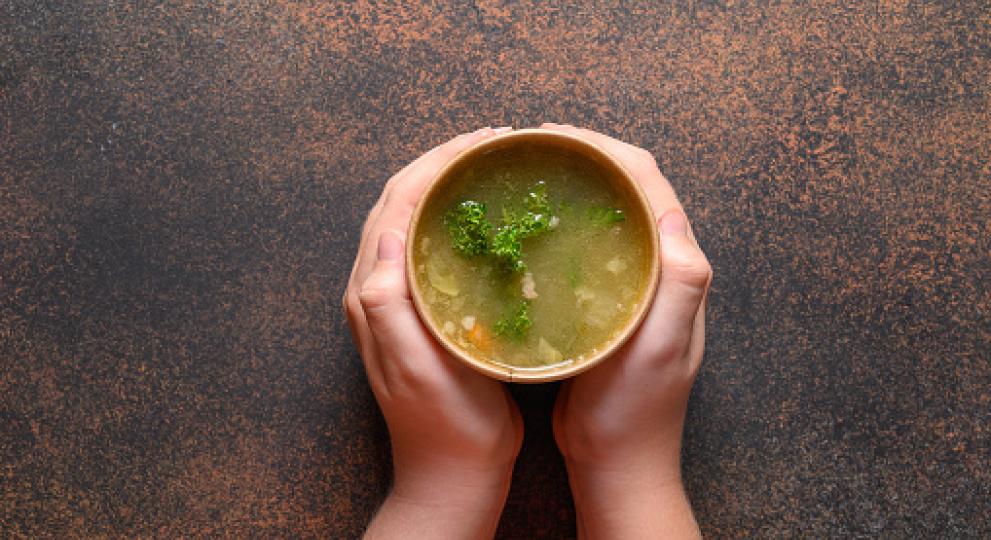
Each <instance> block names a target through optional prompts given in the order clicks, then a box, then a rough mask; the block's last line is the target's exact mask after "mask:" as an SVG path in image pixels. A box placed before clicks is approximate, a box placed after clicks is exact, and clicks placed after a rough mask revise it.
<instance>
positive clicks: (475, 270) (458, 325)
mask: <svg viewBox="0 0 991 540" xmlns="http://www.w3.org/2000/svg"><path fill="white" fill-rule="evenodd" d="M606 174H609V173H608V172H607V170H606V169H604V168H603V167H602V166H600V165H599V164H597V163H596V162H595V161H593V160H591V159H590V158H587V157H585V156H582V155H580V154H578V153H576V152H572V151H569V150H565V149H561V148H556V147H550V146H548V147H542V146H528V147H526V148H525V149H521V148H512V149H505V148H504V149H498V150H494V151H492V152H490V153H488V154H486V155H484V156H482V157H481V158H480V159H476V160H473V161H471V162H470V163H466V164H465V165H464V166H462V167H461V168H460V169H458V170H455V171H452V174H451V175H450V176H449V182H448V183H447V184H446V185H445V186H443V189H441V190H438V192H437V196H436V197H434V198H433V200H432V201H431V202H430V204H429V206H427V207H426V208H425V209H424V212H423V213H422V218H421V220H420V223H419V225H418V227H417V229H416V232H415V235H416V236H415V238H413V239H412V241H413V242H414V250H415V252H414V253H415V254H414V258H413V268H414V271H415V275H414V276H413V279H415V280H416V281H417V283H418V284H419V285H420V289H421V291H422V295H423V301H424V303H425V304H426V310H425V311H426V312H427V313H426V314H427V316H429V317H430V318H431V319H432V320H433V322H434V323H435V325H436V327H437V328H439V329H441V331H442V332H443V333H445V334H446V335H447V336H448V337H450V339H451V340H452V341H453V342H454V343H456V344H457V345H458V346H460V347H461V348H463V349H464V350H465V351H466V352H467V353H468V354H470V355H471V356H473V357H475V358H479V359H482V360H484V361H487V362H491V363H495V364H501V365H505V366H511V367H513V368H524V369H525V368H536V367H543V366H550V365H554V364H561V363H569V362H581V361H582V360H584V359H585V358H586V357H589V356H591V355H593V354H595V353H596V352H597V351H599V350H600V349H602V348H603V347H605V346H606V345H607V344H608V343H609V342H610V341H611V340H612V339H613V338H614V337H615V336H616V335H617V334H618V333H619V332H621V331H622V330H623V329H624V327H625V326H626V325H627V323H628V322H629V321H630V319H631V318H632V317H633V316H635V313H636V311H637V309H638V307H639V304H640V303H642V302H645V301H646V299H645V298H643V291H644V289H645V287H646V285H647V284H646V280H647V279H648V277H649V271H650V261H649V260H645V259H646V258H647V257H648V253H650V251H649V244H647V242H649V241H650V238H651V236H650V233H649V231H648V229H647V227H651V226H653V224H652V223H646V222H644V220H643V219H642V218H641V217H639V214H636V213H633V212H630V211H628V209H629V208H631V207H632V204H633V202H632V201H629V200H627V199H626V198H624V197H623V196H621V195H620V194H618V193H617V192H615V191H614V190H613V189H612V187H611V186H610V185H609V184H608V182H607V180H606V177H605V175H606Z"/></svg>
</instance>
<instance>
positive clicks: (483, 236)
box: [447, 201, 492, 256]
mask: <svg viewBox="0 0 991 540" xmlns="http://www.w3.org/2000/svg"><path fill="white" fill-rule="evenodd" d="M447 230H448V231H450V233H451V242H452V243H453V244H454V249H455V250H456V251H457V252H458V253H461V254H463V255H469V256H475V255H484V254H486V253H488V251H489V237H490V236H491V235H492V224H491V223H489V221H488V220H487V219H485V205H484V204H482V203H480V202H477V201H463V202H462V203H461V204H459V205H458V206H457V207H456V208H454V209H453V210H451V211H450V212H448V213H447Z"/></svg>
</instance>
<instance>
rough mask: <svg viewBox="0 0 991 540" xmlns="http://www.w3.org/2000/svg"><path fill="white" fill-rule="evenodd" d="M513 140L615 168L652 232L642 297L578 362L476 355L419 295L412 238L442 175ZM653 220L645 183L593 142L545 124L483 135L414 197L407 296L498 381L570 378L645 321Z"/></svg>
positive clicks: (652, 281)
mask: <svg viewBox="0 0 991 540" xmlns="http://www.w3.org/2000/svg"><path fill="white" fill-rule="evenodd" d="M514 139H519V140H520V141H519V142H522V141H527V140H530V141H534V142H544V143H549V144H551V145H556V146H559V147H564V148H567V149H571V150H576V149H577V150H579V152H580V153H581V154H583V155H585V156H587V157H590V158H592V159H593V160H595V161H597V162H600V164H605V165H608V166H609V167H611V168H612V169H614V170H615V171H616V172H617V173H619V174H615V175H609V177H610V181H611V184H612V185H613V186H614V187H616V188H618V189H623V188H624V187H625V191H626V194H628V195H629V196H630V197H629V198H631V199H634V202H635V206H636V207H637V211H638V212H639V213H641V216H642V217H643V218H644V222H645V223H646V224H647V225H648V226H647V230H648V234H649V236H650V242H649V245H650V249H649V251H648V253H647V255H648V256H649V257H650V268H649V272H648V279H647V284H646V287H645V289H644V290H643V292H642V296H641V298H642V301H640V303H639V306H638V307H637V311H636V313H635V314H634V316H632V317H630V318H629V319H628V320H627V322H626V324H625V325H624V326H623V328H622V329H621V330H620V331H619V332H616V333H615V334H614V336H613V338H612V339H610V340H609V341H607V342H606V345H605V346H604V347H602V348H600V349H599V350H597V351H596V352H594V353H592V354H591V355H588V356H586V358H585V359H584V360H583V361H581V362H571V363H564V364H554V365H551V366H547V367H539V368H520V367H513V366H508V365H503V364H496V363H494V362H489V361H486V360H481V359H478V358H475V357H473V356H472V355H470V354H468V352H467V351H465V350H463V349H462V348H461V347H459V346H458V345H457V344H456V343H454V342H453V340H452V339H451V338H449V337H448V336H446V335H445V334H444V332H443V330H442V329H441V328H439V327H438V325H437V324H436V323H434V322H433V321H432V320H431V317H430V315H429V312H428V309H429V308H428V307H427V304H426V301H425V300H424V298H423V293H422V291H421V290H420V287H419V284H418V282H417V280H416V271H415V262H414V258H415V256H416V247H415V245H414V244H415V242H414V241H413V240H414V239H415V237H416V231H417V227H418V225H419V223H420V218H421V217H422V214H423V212H424V209H425V208H426V206H427V203H428V201H430V200H431V199H432V198H433V197H434V195H435V194H436V192H437V189H438V188H439V187H442V186H443V185H445V184H446V183H447V182H446V181H445V180H446V179H447V177H448V175H449V174H450V173H451V171H453V170H455V169H457V168H458V167H459V166H460V165H461V164H463V163H464V162H465V161H467V160H470V159H472V158H474V157H477V156H479V155H481V154H483V153H485V152H486V151H487V150H489V149H490V148H493V147H497V146H500V145H504V144H506V142H507V141H511V140H514ZM603 162H604V163H603ZM617 184H623V187H621V186H618V185H617ZM656 221H657V216H656V215H655V213H654V209H653V207H652V206H651V204H650V200H649V199H648V198H647V194H646V192H644V190H643V187H642V186H641V185H640V182H639V181H638V180H637V179H636V177H635V176H634V175H633V173H632V172H631V171H630V170H629V169H628V168H627V167H626V166H625V165H623V163H622V162H621V161H620V160H619V159H617V158H616V157H614V156H613V155H612V154H610V153H609V152H608V151H607V150H605V149H604V148H602V147H601V146H599V145H597V144H595V143H593V142H592V141H589V140H587V139H584V138H582V137H579V136H577V135H572V134H570V133H563V132H560V131H555V130H550V129H543V128H527V129H519V130H513V131H509V132H506V133H500V134H496V135H495V136H492V137H487V138H485V139H483V140H481V141H479V142H477V143H475V144H473V145H472V146H470V147H468V148H466V149H464V150H462V151H461V152H460V153H458V154H457V155H456V156H455V157H454V158H453V159H451V160H450V161H449V162H448V163H447V164H446V165H444V166H443V167H442V168H441V169H440V170H439V171H437V174H435V175H434V177H433V178H432V179H431V180H430V183H429V184H427V186H426V188H425V189H424V191H423V194H422V195H421V196H420V198H419V200H418V201H417V203H416V207H415V208H414V210H413V214H412V216H411V218H410V221H409V227H408V230H407V235H406V238H407V242H406V279H407V283H408V285H409V292H410V297H411V299H412V301H413V305H414V307H415V309H416V312H417V315H418V316H419V318H420V321H421V323H422V324H423V325H424V326H425V327H426V328H427V330H428V331H429V332H430V334H431V335H432V337H433V339H435V340H436V341H437V342H439V343H440V345H441V346H442V347H443V348H444V349H445V350H446V351H447V352H449V353H450V354H452V355H453V356H454V357H455V358H457V359H458V360H459V361H461V362H462V363H464V364H466V365H468V366H469V367H471V368H472V369H474V370H476V371H478V372H480V373H482V374H484V375H488V376H489V377H492V378H495V379H498V380H501V381H506V382H514V383H544V382H552V381H558V380H561V379H566V378H568V377H573V376H575V375H578V374H579V373H582V372H584V371H587V370H589V369H591V368H593V367H595V366H597V365H599V364H600V363H602V362H603V361H604V360H606V359H607V358H609V357H610V356H612V355H613V353H615V352H616V351H617V350H618V349H620V348H621V347H622V346H623V345H625V344H626V342H627V341H628V340H629V339H630V337H631V336H632V335H633V334H634V333H635V332H636V330H637V329H638V328H639V327H640V325H641V323H643V320H644V318H646V316H647V313H648V312H649V311H650V308H651V306H652V304H653V302H654V297H655V295H656V293H657V287H658V281H659V277H660V272H661V263H660V234H659V232H658V230H657V224H656Z"/></svg>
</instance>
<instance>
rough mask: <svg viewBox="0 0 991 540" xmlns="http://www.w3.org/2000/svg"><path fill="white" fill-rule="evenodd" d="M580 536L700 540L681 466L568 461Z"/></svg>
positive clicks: (654, 462) (655, 463)
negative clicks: (690, 539)
mask: <svg viewBox="0 0 991 540" xmlns="http://www.w3.org/2000/svg"><path fill="white" fill-rule="evenodd" d="M565 461H566V465H567V469H568V481H569V483H570V484H571V491H572V494H573V496H574V500H575V510H576V513H577V515H578V527H579V531H580V534H579V537H580V538H660V537H663V538H699V537H700V534H699V530H698V525H697V524H696V522H695V518H694V516H693V515H692V509H691V503H690V502H689V500H688V496H687V494H686V492H685V489H684V484H683V483H682V479H681V471H680V467H679V466H678V465H677V464H675V465H674V466H672V465H670V464H668V463H662V462H661V461H660V460H656V461H652V462H650V463H648V464H645V463H643V462H641V463H629V464H628V465H626V466H623V465H620V464H616V463H615V462H610V463H604V464H590V463H576V462H574V461H569V460H565Z"/></svg>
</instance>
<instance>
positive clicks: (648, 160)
mask: <svg viewBox="0 0 991 540" xmlns="http://www.w3.org/2000/svg"><path fill="white" fill-rule="evenodd" d="M637 155H638V156H640V159H641V160H642V161H643V162H644V163H645V164H646V165H648V166H651V167H656V166H657V159H656V158H655V157H654V154H652V153H650V152H649V151H648V150H644V149H643V148H637Z"/></svg>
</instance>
